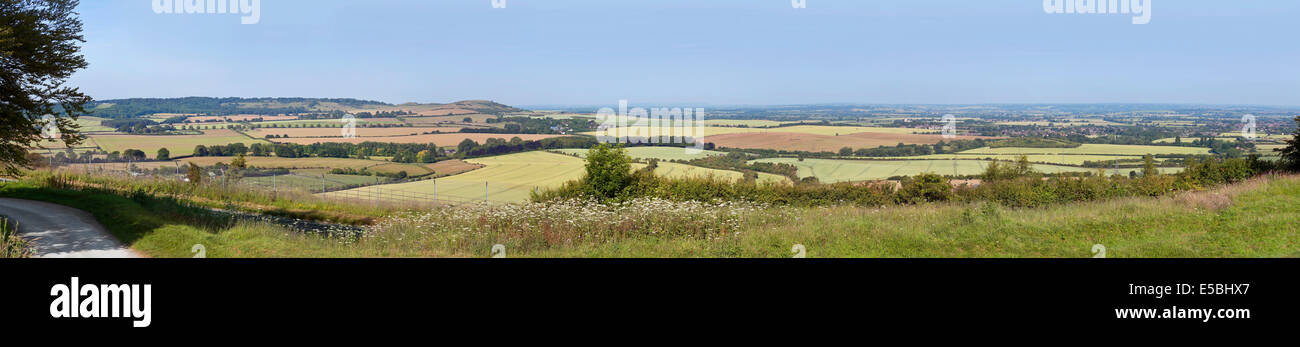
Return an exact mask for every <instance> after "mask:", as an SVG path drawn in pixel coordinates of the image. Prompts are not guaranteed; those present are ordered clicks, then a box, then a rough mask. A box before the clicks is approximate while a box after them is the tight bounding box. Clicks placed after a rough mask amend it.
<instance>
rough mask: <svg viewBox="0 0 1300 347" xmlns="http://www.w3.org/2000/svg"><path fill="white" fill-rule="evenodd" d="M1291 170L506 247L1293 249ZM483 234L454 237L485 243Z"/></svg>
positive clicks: (946, 253)
mask: <svg viewBox="0 0 1300 347" xmlns="http://www.w3.org/2000/svg"><path fill="white" fill-rule="evenodd" d="M0 196H6V197H16V198H27V199H33V200H43V201H50V202H55V203H60V204H65V205H68V206H72V207H76V208H81V209H84V210H87V211H89V212H91V213H92V214H94V215H95V216H96V218H98V219H99V220H100V222H101V223H103V224H104V225H106V226H108V227H109V228H110V229H111V231H112V232H113V233H114V234H115V235H117V236H118V237H119V238H120V239H122V240H123V241H125V242H126V243H128V244H129V245H131V247H132V248H134V249H136V250H138V251H141V252H144V253H146V254H149V255H151V256H170V257H188V256H189V255H190V254H189V247H190V246H191V245H193V244H196V243H202V244H204V245H205V246H207V250H208V252H209V253H208V254H209V256H212V257H249V256H256V257H363V256H425V257H428V256H432V257H440V256H486V255H487V250H486V249H481V250H480V249H459V248H451V249H446V248H440V247H438V246H437V245H438V244H439V242H438V241H437V240H438V237H441V236H439V235H431V236H423V235H424V231H422V230H416V231H413V234H402V235H392V237H393V238H395V239H397V240H403V241H401V242H397V243H386V244H385V243H380V242H374V243H367V242H365V241H363V242H360V243H352V244H347V243H342V242H340V241H336V240H327V239H322V238H318V237H312V236H301V235H297V234H293V233H290V232H287V231H284V230H283V229H279V228H276V227H272V226H267V225H260V224H244V225H236V226H233V227H229V226H227V227H205V226H203V224H202V223H195V222H193V221H191V220H188V219H186V218H183V217H178V215H179V214H176V213H173V212H172V211H175V210H176V209H175V208H174V207H170V206H171V205H168V204H166V203H162V202H157V201H147V202H146V203H144V204H141V203H138V202H136V201H134V200H131V199H127V198H122V197H118V196H113V195H105V194H96V193H86V192H62V191H54V190H49V189H42V188H36V187H34V186H30V185H26V184H23V183H9V184H4V185H0ZM1298 206H1300V178H1298V177H1291V178H1285V179H1277V180H1274V181H1271V182H1269V181H1255V182H1253V183H1248V184H1242V185H1237V186H1232V187H1227V188H1222V189H1219V190H1216V191H1210V192H1196V193H1188V194H1183V195H1179V196H1175V197H1166V198H1158V199H1153V198H1131V199H1120V200H1114V201H1105V202H1093V203H1080V204H1069V205H1060V206H1054V207H1048V208H1039V209H1023V210H1010V209H1005V208H1001V207H996V206H991V205H926V206H908V207H889V208H883V209H867V208H854V207H842V208H829V209H806V210H794V211H791V212H790V214H791V215H792V217H791V218H787V219H785V220H784V221H783V222H782V223H761V222H755V221H753V220H751V221H750V222H747V223H742V224H741V225H740V226H741V227H740V228H739V229H736V230H739V232H738V233H727V234H725V235H726V236H721V237H711V238H709V239H701V238H690V237H649V236H641V237H629V238H621V239H618V240H617V241H609V242H598V243H560V244H553V245H551V246H548V247H524V246H517V245H513V244H511V242H509V241H506V242H505V243H506V244H507V246H508V247H510V255H511V256H512V257H789V256H790V255H791V254H790V253H789V251H790V248H791V246H793V245H794V244H803V245H806V246H807V249H808V255H809V256H810V257H1089V256H1091V254H1090V250H1091V247H1092V245H1094V244H1103V245H1105V246H1106V247H1107V251H1108V255H1109V256H1110V257H1295V256H1300V230H1297V228H1300V223H1296V221H1297V220H1300V207H1298ZM487 235H488V234H487V233H479V232H472V233H468V234H465V235H464V237H468V238H470V239H469V240H465V242H464V243H468V244H474V245H491V244H493V243H497V242H499V241H500V240H496V239H489V238H490V237H491V236H487Z"/></svg>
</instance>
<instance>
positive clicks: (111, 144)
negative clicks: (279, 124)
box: [89, 129, 267, 157]
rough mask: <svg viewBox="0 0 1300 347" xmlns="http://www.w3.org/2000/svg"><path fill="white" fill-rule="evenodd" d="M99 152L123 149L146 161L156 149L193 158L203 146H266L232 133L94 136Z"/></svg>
mask: <svg viewBox="0 0 1300 347" xmlns="http://www.w3.org/2000/svg"><path fill="white" fill-rule="evenodd" d="M89 137H90V141H93V142H94V143H95V144H96V145H98V146H99V147H100V148H101V149H103V150H104V151H107V152H119V151H125V150H127V149H138V150H141V151H144V152H145V154H148V155H149V156H150V157H152V156H153V155H154V153H156V152H158V149H161V148H166V149H167V150H168V151H169V152H171V155H172V156H173V157H179V156H187V155H192V154H194V147H195V146H198V145H204V146H224V145H228V144H232V143H243V144H245V145H251V144H254V143H267V142H266V141H264V140H259V139H253V138H250V137H248V136H244V135H243V134H240V133H237V132H235V131H233V130H225V129H217V130H204V131H203V135H98V134H92V135H90V136H89Z"/></svg>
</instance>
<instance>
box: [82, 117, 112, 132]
mask: <svg viewBox="0 0 1300 347" xmlns="http://www.w3.org/2000/svg"><path fill="white" fill-rule="evenodd" d="M103 121H104V119H103V118H99V117H91V116H81V117H77V125H79V126H81V132H87V133H88V132H104V131H113V130H114V129H113V128H109V127H106V126H103V125H101V124H100V123H101V122H103Z"/></svg>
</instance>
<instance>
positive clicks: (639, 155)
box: [556, 147, 727, 160]
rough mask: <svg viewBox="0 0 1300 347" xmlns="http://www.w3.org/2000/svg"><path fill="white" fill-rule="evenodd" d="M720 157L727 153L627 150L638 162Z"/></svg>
mask: <svg viewBox="0 0 1300 347" xmlns="http://www.w3.org/2000/svg"><path fill="white" fill-rule="evenodd" d="M587 151H588V150H586V149H560V150H556V152H560V153H564V154H569V155H576V156H578V157H582V158H586V157H587ZM718 155H727V153H726V152H718V151H700V153H697V154H688V153H686V149H685V148H673V147H628V148H627V156H628V157H631V158H632V159H638V160H649V159H659V160H695V159H699V158H706V157H712V156H718Z"/></svg>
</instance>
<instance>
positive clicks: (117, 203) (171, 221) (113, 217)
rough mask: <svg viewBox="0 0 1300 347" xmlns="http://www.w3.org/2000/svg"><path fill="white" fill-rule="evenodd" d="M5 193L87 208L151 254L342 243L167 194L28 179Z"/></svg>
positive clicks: (295, 251) (242, 252)
mask: <svg viewBox="0 0 1300 347" xmlns="http://www.w3.org/2000/svg"><path fill="white" fill-rule="evenodd" d="M0 196H3V197H8V198H16V199H27V200H36V201H45V202H50V203H55V204H60V205H64V206H69V207H73V208H77V209H81V210H84V211H87V212H89V213H90V214H92V215H94V216H95V219H96V220H98V221H99V222H100V224H102V225H104V227H105V228H107V229H108V231H109V232H110V233H112V234H113V236H115V237H117V238H118V239H119V240H121V241H122V242H123V243H125V244H126V245H128V246H130V247H131V248H132V249H134V250H136V251H138V252H141V253H143V254H145V255H147V256H150V257H171V258H185V257H191V256H193V254H191V253H190V249H191V247H193V246H194V245H195V244H202V245H204V246H205V248H206V249H207V255H208V256H209V257H298V256H313V255H314V256H328V254H321V253H315V254H313V253H311V252H308V251H309V250H311V249H313V248H326V247H330V246H332V245H333V244H334V243H336V242H340V241H336V240H332V239H328V238H324V237H319V236H313V235H308V234H301V233H296V232H292V231H289V230H286V229H284V228H281V227H279V226H276V225H274V224H271V223H265V222H247V221H245V222H235V221H233V220H230V219H222V218H218V217H215V215H214V214H212V213H211V212H210V211H209V210H207V209H206V208H203V207H201V206H198V205H190V204H187V203H185V202H182V201H179V200H175V199H171V198H166V197H161V198H160V197H153V196H147V195H138V196H134V197H126V196H121V195H117V194H112V193H109V192H106V191H102V190H98V189H83V190H61V189H53V188H47V187H41V186H37V185H35V184H31V183H29V182H10V183H0Z"/></svg>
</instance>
